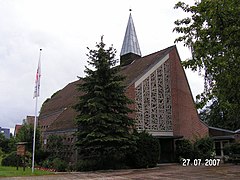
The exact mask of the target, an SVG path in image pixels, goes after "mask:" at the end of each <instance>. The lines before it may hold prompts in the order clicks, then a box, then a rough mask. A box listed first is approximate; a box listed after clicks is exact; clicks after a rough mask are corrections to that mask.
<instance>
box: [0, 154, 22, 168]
mask: <svg viewBox="0 0 240 180" xmlns="http://www.w3.org/2000/svg"><path fill="white" fill-rule="evenodd" d="M19 165H21V160H19ZM2 166H17V153H16V151H14V152H11V153H10V154H8V155H6V156H5V157H4V158H3V159H2Z"/></svg>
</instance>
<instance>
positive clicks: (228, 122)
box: [174, 0, 240, 130]
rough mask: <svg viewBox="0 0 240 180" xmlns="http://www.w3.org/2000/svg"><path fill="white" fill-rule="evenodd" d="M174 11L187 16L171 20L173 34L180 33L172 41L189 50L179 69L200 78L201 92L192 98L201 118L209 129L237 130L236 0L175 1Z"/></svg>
mask: <svg viewBox="0 0 240 180" xmlns="http://www.w3.org/2000/svg"><path fill="white" fill-rule="evenodd" d="M175 8H181V9H182V10H183V11H184V12H187V13H191V17H187V18H184V19H181V20H177V21H175V25H176V27H175V28H174V31H176V32H177V33H181V34H182V35H181V36H180V37H178V38H177V39H176V40H175V42H183V43H184V45H185V46H187V47H189V48H190V49H191V51H192V58H190V59H187V60H185V61H184V62H183V66H184V67H186V68H191V69H192V70H193V71H197V70H198V71H199V73H200V74H201V75H203V76H204V79H205V84H204V92H203V93H201V94H200V95H198V96H197V97H196V99H197V107H198V108H199V109H202V110H203V111H202V117H204V120H205V121H206V122H208V123H209V124H210V125H213V126H217V127H221V128H229V129H232V130H235V129H239V128H240V113H239V112H240V111H239V109H240V91H239V89H240V76H239V74H240V46H239V44H240V19H239V14H240V4H239V0H202V1H196V2H195V4H194V5H193V6H190V5H187V4H185V3H184V2H178V3H177V4H176V5H175ZM206 105H207V106H206Z"/></svg>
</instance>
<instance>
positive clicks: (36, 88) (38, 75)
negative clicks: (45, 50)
mask: <svg viewBox="0 0 240 180" xmlns="http://www.w3.org/2000/svg"><path fill="white" fill-rule="evenodd" d="M41 51H42V49H40V53H39V61H38V70H37V75H36V82H35V83H36V87H35V91H36V92H35V95H34V97H35V98H36V101H35V118H34V132H33V151H32V173H33V172H34V158H35V145H36V129H37V113H38V111H37V105H38V96H39V86H40V84H39V83H40V76H41V74H40V73H41V72H40V61H41Z"/></svg>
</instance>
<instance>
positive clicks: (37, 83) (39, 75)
mask: <svg viewBox="0 0 240 180" xmlns="http://www.w3.org/2000/svg"><path fill="white" fill-rule="evenodd" d="M40 51H41V49H40ZM40 77H41V52H40V56H39V61H38V68H37V73H36V79H35V88H34V95H33V98H35V97H38V96H39V90H40Z"/></svg>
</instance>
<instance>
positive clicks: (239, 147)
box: [224, 143, 240, 155]
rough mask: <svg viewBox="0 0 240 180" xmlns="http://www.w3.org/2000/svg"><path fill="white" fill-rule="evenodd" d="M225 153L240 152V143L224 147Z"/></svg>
mask: <svg viewBox="0 0 240 180" xmlns="http://www.w3.org/2000/svg"><path fill="white" fill-rule="evenodd" d="M224 154H227V155H232V154H240V143H232V144H230V145H229V146H226V147H225V148H224Z"/></svg>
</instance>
